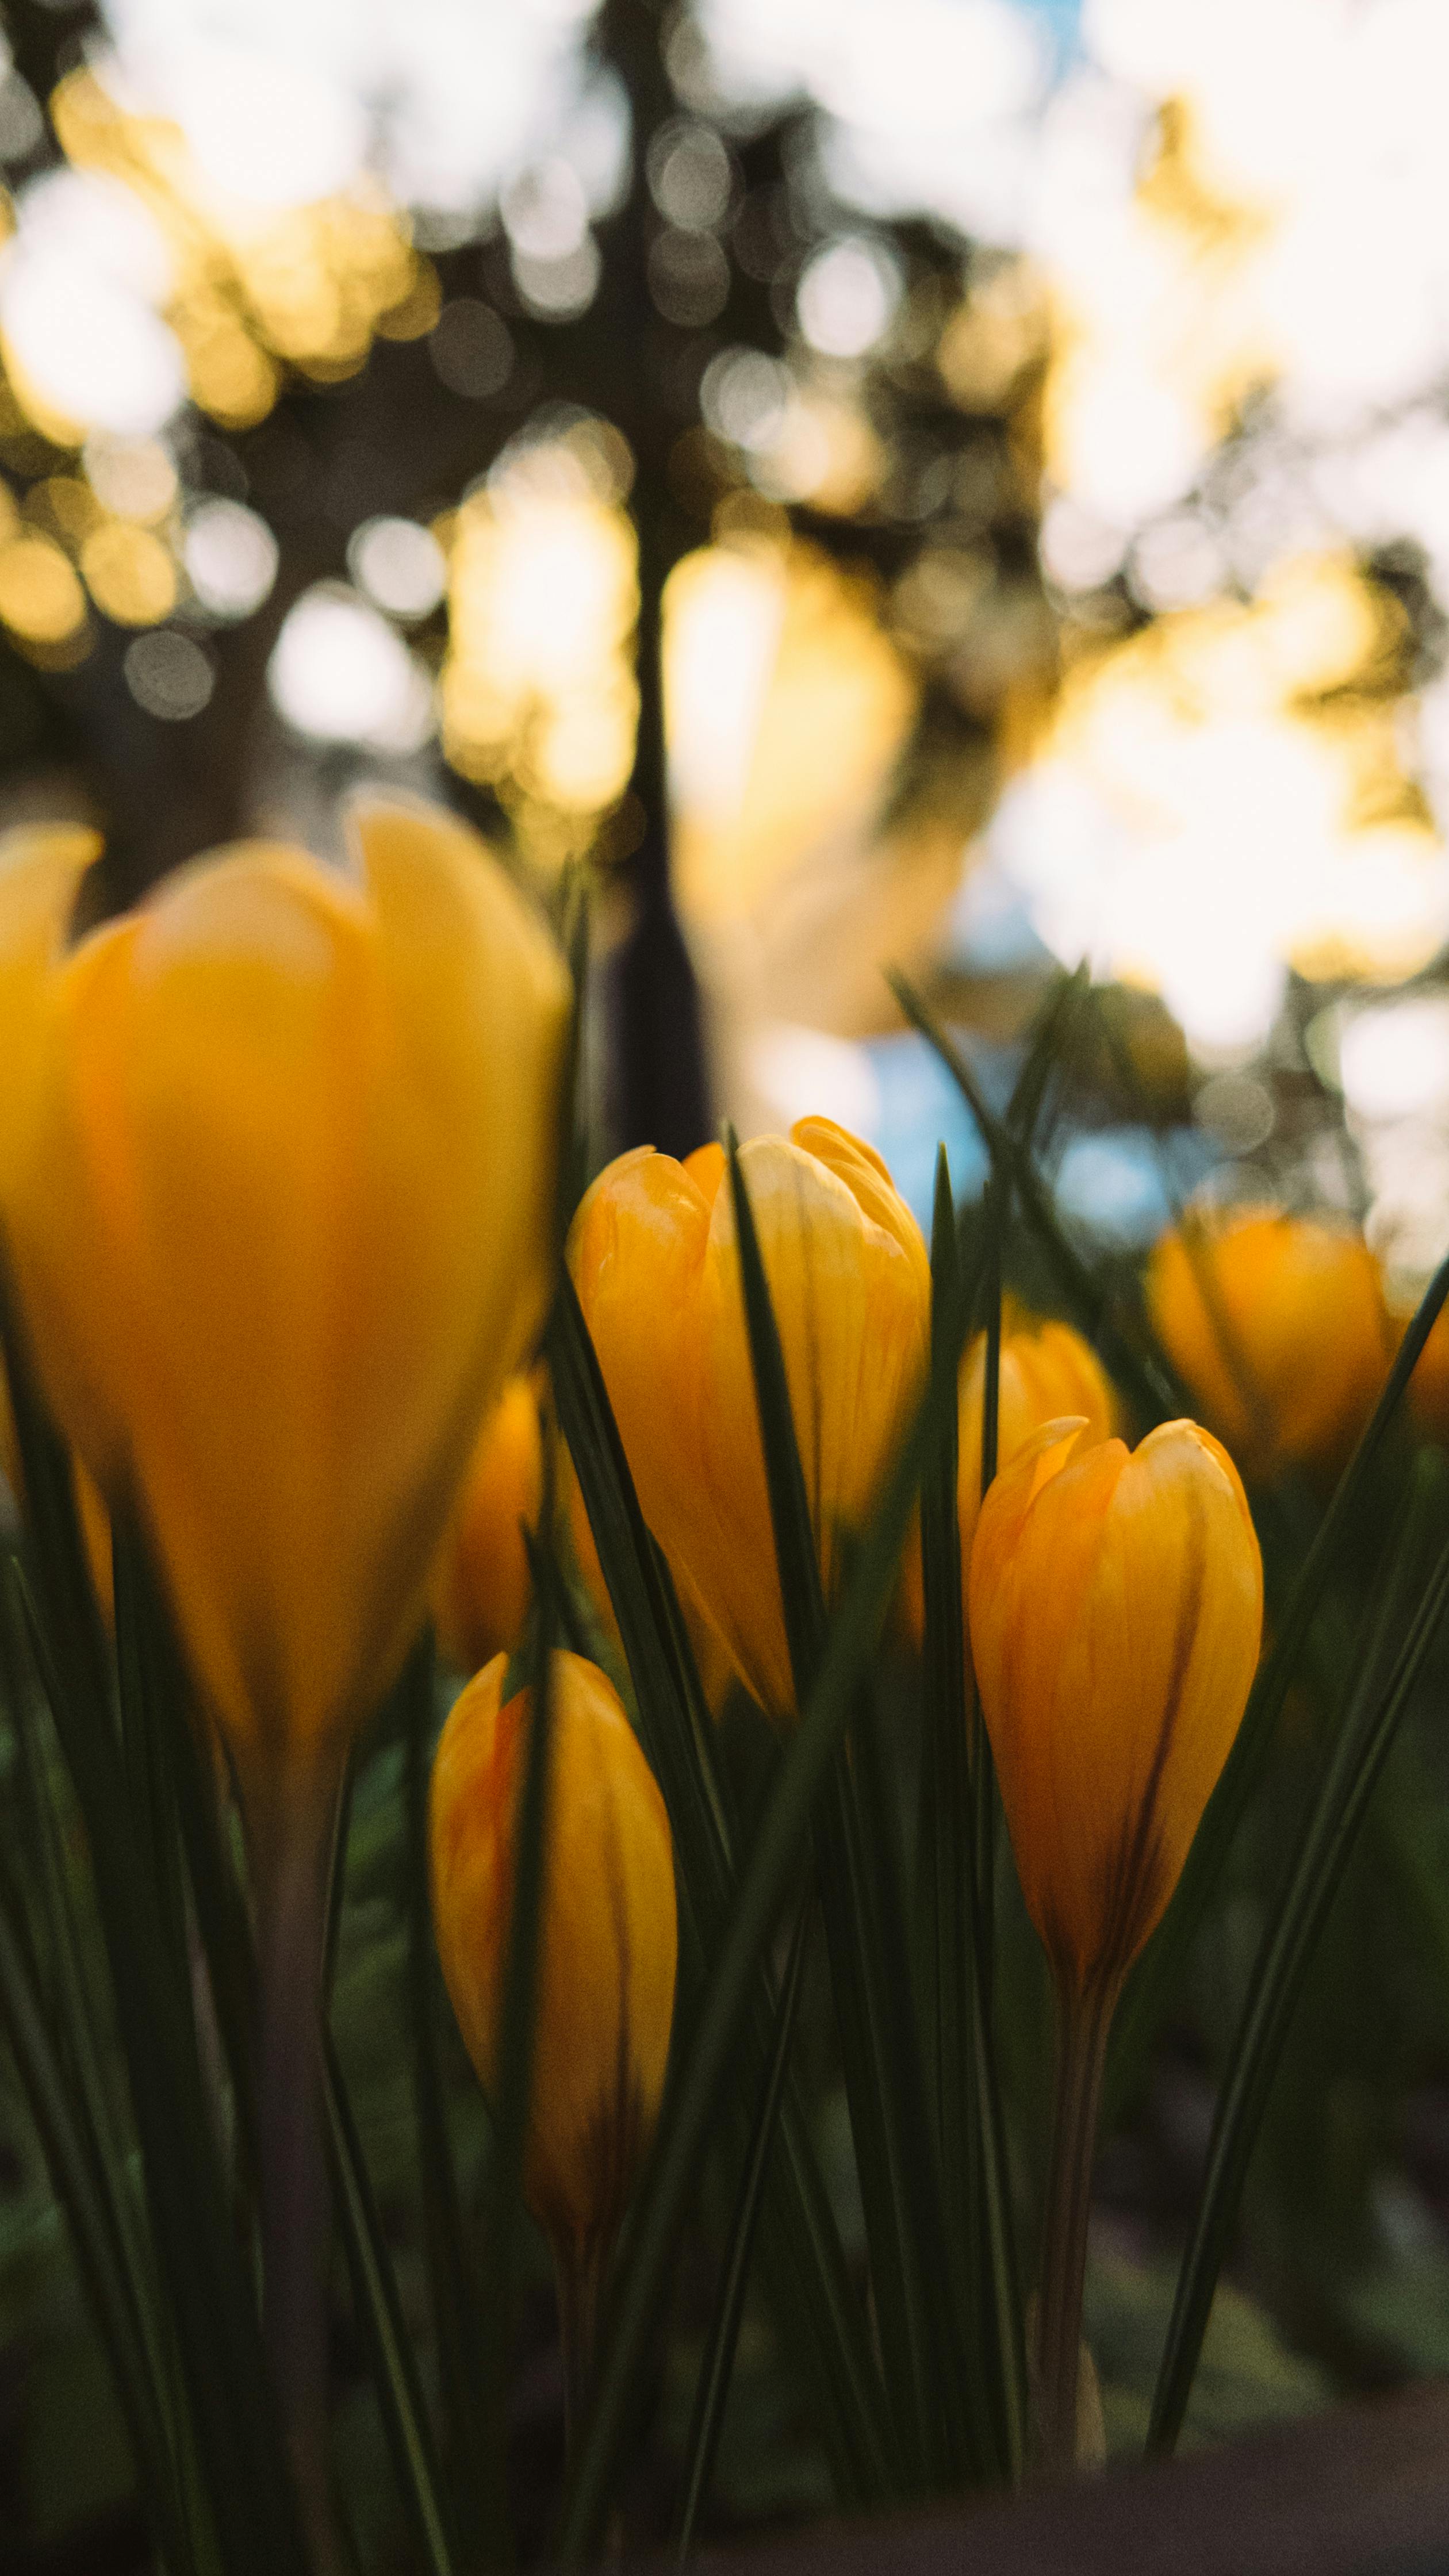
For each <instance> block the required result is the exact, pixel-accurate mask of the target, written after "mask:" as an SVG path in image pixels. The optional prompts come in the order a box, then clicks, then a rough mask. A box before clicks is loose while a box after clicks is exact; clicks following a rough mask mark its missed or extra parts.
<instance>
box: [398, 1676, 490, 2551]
mask: <svg viewBox="0 0 1449 2576" xmlns="http://www.w3.org/2000/svg"><path fill="white" fill-rule="evenodd" d="M433 1675H434V1654H433V1641H432V1637H431V1635H428V1636H425V1637H423V1638H421V1639H420V1640H419V1642H418V1644H417V1646H416V1647H415V1648H414V1650H413V1652H412V1654H411V1655H410V1656H409V1658H408V1661H407V1663H406V1664H405V1665H404V1667H403V1670H402V1673H401V1675H400V1676H399V1679H398V1681H397V1683H396V1685H395V1702H396V1708H397V1713H398V1716H399V1719H400V1722H401V1731H402V1736H403V1782H404V1791H403V1794H404V1805H405V1820H406V1835H407V1985H408V2021H409V2025H410V2029H411V2035H412V2044H413V2102H414V2108H415V2113H416V2118H417V2127H418V2165H419V2176H420V2184H421V2192H422V2211H423V2245H424V2251H425V2255H426V2260H427V2272H428V2292H429V2299H430V2303H431V2307H432V2312H433V2336H434V2341H435V2343H436V2346H437V2354H438V2380H439V2387H440V2393H441V2398H442V2412H443V2425H444V2431H445V2436H446V2440H445V2450H444V2458H445V2462H446V2466H447V2471H448V2477H449V2482H450V2489H451V2498H452V2510H453V2519H454V2523H455V2526H456V2530H457V2536H458V2552H459V2557H460V2559H461V2560H462V2562H463V2564H464V2565H465V2566H471V2565H473V2564H474V2563H475V2562H476V2561H477V2560H478V2559H479V2558H481V2556H482V2554H483V2552H484V2551H485V2549H486V2548H487V2546H488V2544H489V2542H490V2540H492V2541H493V2542H495V2543H496V2542H497V2540H498V2539H499V2537H500V2534H499V2532H498V2529H497V2527H496V2518H497V2514H498V2510H499V2502H500V2499H499V2495H498V2493H497V2490H496V2489H495V2488H494V2487H493V2486H492V2485H491V2484H490V2482H489V2480H488V2477H487V2475H486V2469H485V2463H484V2460H483V2456H482V2445H481V2443H480V2440H479V2428H480V2426H481V2425H482V2423H483V2421H484V2408H485V2405H486V2403H487V2391H486V2381H485V2376H484V2363H483V2349H482V2340H481V2317H482V2307H481V2300H480V2296H479V2289H478V2280H477V2273H476V2268H475V2266H474V2263H473V2259H472V2253H471V2249H470V2247H469V2245H468V2242H467V2239H466V2237H465V2235H464V2232H463V2215H462V2208H461V2204H460V2200H459V2194H458V2175H457V2169H456V2166H455V2164H454V2161H453V2141H452V2134H451V2131H450V2129H449V2125H448V2112H447V2099H446V2094H445V2091H444V2085H443V2068H442V2057H441V2052H440V2046H439V2017H440V2014H441V2013H442V2012H443V2011H444V2009H445V2006H444V2004H443V2000H442V1995H441V1991H440V1989H441V1985H442V1979H441V1975H440V1972H439V1969H438V1961H437V1952H436V1949H435V1947H434V1942H433V1915H432V1901H431V1894H430V1871H429V1861H428V1762H429V1758H430V1755H431V1751H432V1730H433V1701H434V1691H433Z"/></svg>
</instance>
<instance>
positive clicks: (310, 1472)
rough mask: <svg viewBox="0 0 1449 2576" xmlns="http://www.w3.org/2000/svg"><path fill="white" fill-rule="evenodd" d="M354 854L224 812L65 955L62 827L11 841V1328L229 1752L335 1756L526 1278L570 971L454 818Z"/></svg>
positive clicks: (360, 820) (4, 1188)
mask: <svg viewBox="0 0 1449 2576" xmlns="http://www.w3.org/2000/svg"><path fill="white" fill-rule="evenodd" d="M353 856H354V863H355V873H353V874H350V875H349V874H344V873H343V872H341V871H340V870H335V869H331V868H326V867H323V866H320V865H318V864H317V863H315V862H314V861H312V860H311V859H308V858H306V857H305V856H303V855H302V854H301V853H300V852H297V851H293V850H288V849H281V848H276V847H272V846H270V845H264V844H245V845H243V846H241V847H239V848H237V849H234V850H231V851H229V852H222V853H219V854H217V855H216V856H214V857H211V858H208V859H203V860H199V861H197V862H195V863H194V864H193V865H192V866H190V867H188V868H185V869H183V870H181V871H180V872H179V873H178V874H177V875H175V876H173V877H171V878H170V879H168V880H167V881H166V882H164V883H163V884H162V885H161V886H160V888H159V889H158V891H157V892H156V894H155V896H154V897H153V898H152V899H151V900H150V901H148V902H147V903H146V904H144V905H143V906H142V907H141V908H140V909H139V910H138V911H136V912H134V913H131V914H128V915H126V916H125V917H124V918H122V919H120V920H117V921H114V922H110V923H107V924H106V925H105V926H104V927H103V928H101V929H98V930H94V931H92V932H90V933H89V934H88V935H87V936H85V937H83V938H82V939H81V940H79V942H78V943H77V944H76V945H75V946H74V947H73V948H71V949H70V950H69V952H68V953H67V952H66V949H65V937H64V934H65V925H66V922H67V920H68V918H69V914H70V911H71V907H72V903H73V898H74V888H75V881H76V873H77V851H76V846H75V842H74V837H73V836H71V835H58V836H56V839H55V842H54V845H53V847H50V848H48V849H47V848H46V847H45V846H42V847H41V848H40V849H39V850H38V851H37V849H36V848H35V846H34V845H33V843H32V844H29V845H27V847H26V850H25V852H24V854H23V857H22V861H21V862H20V864H19V865H18V868H15V869H13V870H7V869H6V868H5V867H4V865H3V863H0V991H5V992H7V993H10V988H11V987H12V986H13V987H14V988H15V991H14V993H11V998H12V999H17V1000H18V1003H19V1005H20V1008H19V1013H18V1017H19V1023H20V1027H21V1052H22V1057H23V1064H22V1078H21V1079H20V1080H19V1081H18V1082H17V1083H16V1085H15V1086H14V1087H13V1088H7V1089H6V1090H5V1092H4V1093H3V1094H0V1220H3V1225H4V1230H5V1236H6V1241H7V1248H8V1253H9V1257H10V1261H11V1265H12V1269H13V1273H14V1276H15V1279H16V1282H17V1285H18V1288H19V1291H20V1300H21V1306H22V1311H23V1319H24V1323H25V1327H26V1330H27V1333H28V1335H29V1338H30V1342H31V1346H32V1350H33V1354H34V1358H35V1360H36V1363H37V1366H38V1369H39V1373H40V1377H41V1380H42V1384H43V1386H44V1389H45V1392H46V1394H47V1396H48V1398H49V1401H50V1403H51V1406H52V1408H53V1410H54V1412H55V1414H56V1417H57V1419H58V1420H59V1422H60V1423H61V1425H62V1427H63V1428H64V1430H65V1431H66V1432H67V1433H68V1434H69V1436H70V1438H71V1439H72V1440H73V1441H74V1443H75V1446H76V1447H77V1449H78V1450H79V1451H80V1453H81V1455H82V1457H83V1458H84V1459H85V1460H86V1462H87V1464H88V1465H89V1466H90V1468H91V1469H92V1471H93V1472H94V1474H95V1476H96V1479H97V1482H98V1483H99V1485H100V1486H101V1489H102V1491H103V1492H104V1493H106V1494H108V1495H115V1494H118V1493H125V1494H129V1495H130V1496H132V1497H133V1498H134V1500H135V1502H136V1504H137V1505H138V1507H139V1509H140V1510H141V1512H142V1514H143V1516H144V1519H145V1522H146V1524H147V1527H148V1529H149V1532H150V1536H151V1540H152V1544H153V1546H154V1548H155V1552H156V1556H157V1560H158V1563H159V1566H160V1569H161V1572H162V1575H163V1578H164V1580H165V1583H166V1586H167V1589H168V1591H169V1593H170V1596H171V1600H172V1604H173V1607H174V1610H175V1614H176V1619H177V1624H178V1627H179V1630H180V1633H181V1637H182V1640H183V1643H184V1645H185V1647H186V1650H187V1652H188V1655H189V1658H190V1661H191V1664H192V1667H193V1670H194V1672H195V1675H196V1679H197V1681H198V1683H199V1685H200V1688H201V1691H202V1693H203V1695H204V1697H205V1699H206V1701H207V1702H208V1704H209V1707H210V1710H211V1712H212V1714H213V1716H214V1717H215V1719H216V1722H217V1724H218V1725H219V1727H220V1729H221V1731H222V1732H223V1734H224V1735H225V1737H226V1738H227V1740H228V1742H229V1744H230V1746H231V1749H232V1753H233V1757H234V1759H235V1761H236V1764H237V1769H238V1772H239V1774H240V1775H241V1778H242V1780H243V1784H244V1786H245V1785H246V1784H247V1783H248V1781H249V1780H250V1781H258V1780H264V1781H266V1782H267V1783H268V1784H269V1785H270V1786H271V1787H272V1788H275V1786H276V1784H277V1783H278V1781H279V1780H282V1779H284V1778H285V1777H287V1776H288V1775H293V1774H299V1773H300V1774H310V1775H312V1776H314V1777H315V1776H317V1775H319V1774H322V1775H325V1774H326V1773H327V1772H328V1771H329V1770H335V1768H336V1765H337V1763H338V1762H339V1760H340V1758H341V1752H342V1749H343V1748H344V1747H345V1744H346V1741H347V1738H348V1736H349V1733H350V1731H351V1730H352V1728H353V1727H354V1726H355V1724H356V1722H357V1720H358V1719H359V1718H360V1717H361V1715H362V1714H363V1713H364V1711H365V1710H366V1708H367V1706H368V1705H369V1704H370V1703H371V1702H372V1701H373V1700H374V1699H375V1697H376V1695H377V1693H378V1691H379V1690H380V1689H381V1687H382V1686H383V1685H384V1684H385V1682H386V1680H387V1677H388V1675H389V1673H390V1672H391V1671H392V1670H393V1669H394V1668H395V1666H396V1664H397V1662H398V1661H399V1659H400V1657H401V1654H402V1652H403V1649H404V1647H405V1645H406V1643H407V1640H408V1637H409V1634H410V1633H411V1631H412V1629H413V1628H414V1626H415V1624H416V1622H417V1620H418V1619H419V1617H420V1615H421V1612H422V1608H423V1602H424V1596H425V1590H426V1584H427V1578H428V1573H429V1569H430V1567H431V1564H432V1560H433V1557H434V1554H435V1552H436V1549H437V1545H438V1541H439V1538H440V1536H441V1533H442V1529H443V1526H444V1524H445V1521H446V1518H447V1514H448V1510H449V1507H450V1505H451V1502H452V1499H453V1494H454V1491H455V1489H456V1486H457V1483H458V1479H459V1477H460V1474H461V1472H462V1468H463V1466H464V1464H465V1462H466V1459H467V1455H468V1449H469V1444H470V1442H471V1440H472V1438H473V1436H474V1434H475V1432H476V1428H477V1424H478V1421H479V1419H480V1417H481V1415H482V1413H483V1411H484V1409H485V1407H486V1405H487V1403H488V1401H489V1398H490V1397H491V1395H492V1394H493V1393H494V1392H495V1391H496V1390H497V1388H498V1387H499V1386H500V1385H501V1384H502V1381H503V1379H504V1377H505V1376H506V1375H507V1373H508V1371H509V1370H510V1369H512V1368H516V1367H517V1365H518V1364H519V1361H520V1359H521V1358H522V1356H523V1355H524V1353H525V1351H526V1349H527V1347H528V1344H529V1341H530V1337H531V1336H532V1335H533V1333H534V1332H535V1331H536V1329H537V1327H538V1324H539V1322H540V1320H541V1317H542V1313H543V1309H544V1304H545V1300H546V1296H547V1274H548V1246H549V1233H550V1217H551V1209H552V1192H553V1171H554V1161H555V1134H556V1125H557V1112H558V1100H559V1088H560V1077H561V1069H562V1062H563V1052H564V1038H565V1027H566V1020H567V1011H568V985H567V977H566V975H565V973H564V970H563V967H562V965H561V963H560V962H559V959H558V957H557V955H556V953H555V951H554V949H553V946H552V944H551V942H550V941H549V939H548V937H547V935H546V933H545V932H544V930H543V929H542V927H541V925H540V924H539V923H537V922H536V921H535V920H534V918H533V917H532V916H531V914H530V913H529V911H528V909H527V907H526V905H525V904H524V902H523V900H522V898H521V897H520V896H519V895H518V893H517V892H516V891H515V889H514V887H513V885H512V884H511V882H510V881H509V879H508V878H507V877H506V875H505V874H504V873H503V871H502V870H501V869H500V868H499V866H498V865H497V863H496V862H495V861H494V860H493V859H492V858H491V857H490V856H489V854H488V852H487V849H486V847H485V845H484V844H483V842H482V841H481V840H479V839H478V837H477V836H476V835H475V834H473V833H471V832H470V831H468V830H467V829H466V828H465V827H464V826H463V825H461V824H460V823H458V822H456V821H454V820H453V819H452V818H451V817H449V816H447V815H445V814H443V813H441V812H429V811H427V810H424V809H418V810H414V809H411V808H406V807H401V806H386V805H373V806H370V807H366V808H363V809H360V810H359V811H358V813H357V815H356V816H355V818H354V827H353Z"/></svg>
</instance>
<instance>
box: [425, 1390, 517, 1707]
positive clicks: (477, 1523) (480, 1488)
mask: <svg viewBox="0 0 1449 2576" xmlns="http://www.w3.org/2000/svg"><path fill="white" fill-rule="evenodd" d="M538 1406H539V1389H538V1386H537V1385H536V1383H535V1381H534V1379H533V1378H532V1377H531V1376H528V1377H523V1376H520V1377H512V1378H510V1379H509V1381H508V1383H507V1385H506V1386H505V1387H504V1389H503V1392H502V1394H501V1395H500V1396H499V1398H498V1400H497V1402H496V1404H494V1405H493V1406H492V1408H491V1410H490V1411H489V1413H488V1415H487V1417H486V1419H485V1421H484V1424H483V1427H482V1429H481V1431H480V1432H479V1434H478V1438H477V1440H476V1442H475V1443H474V1447H473V1454H472V1457H471V1458H470V1459H469V1461H468V1465H467V1469H466V1471H465V1474H464V1477H463V1486H462V1491H461V1492H460V1494H459V1496H458V1500H457V1502H456V1503H455V1505H454V1507H453V1517H452V1519H451V1521H450V1522H449V1524H448V1531H447V1535H446V1537H445V1538H444V1540H443V1544H442V1547H441V1549H440V1550H439V1553H438V1560H437V1563H436V1565H435V1566H434V1568H433V1581H432V1591H431V1606H432V1613H433V1625H434V1627H435V1628H436V1630H437V1632H438V1644H439V1646H440V1647H441V1648H442V1651H443V1653H444V1654H445V1655H446V1657H447V1659H448V1661H449V1663H451V1664H454V1665H456V1667H457V1669H458V1670H459V1672H463V1673H476V1672H477V1671H479V1670H480V1668H481V1667H482V1666H483V1665H484V1664H486V1663H490V1662H491V1661H492V1659H493V1657H494V1656H495V1655H498V1654H504V1655H511V1654H512V1652H513V1650H514V1648H515V1647H516V1646H517V1644H518V1642H519V1640H520V1638H521V1637H522V1635H523V1631H524V1626H525V1623H526V1621H527V1618H528V1605H529V1602H530V1601H531V1599H532V1597H533V1568H532V1565H531V1563H530V1560H529V1553H528V1542H527V1538H526V1537H525V1532H526V1531H532V1532H534V1533H535V1534H536V1533H537V1530H538V1525H539V1518H540V1515H541V1513H542V1510H543V1491H544V1457H543V1429H542V1425H541V1423H540V1420H539V1410H538Z"/></svg>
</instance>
